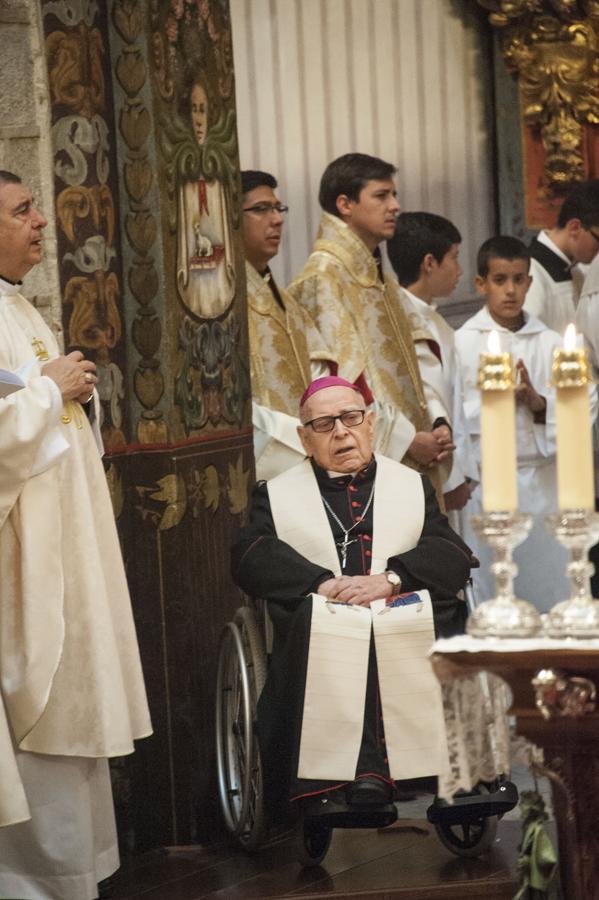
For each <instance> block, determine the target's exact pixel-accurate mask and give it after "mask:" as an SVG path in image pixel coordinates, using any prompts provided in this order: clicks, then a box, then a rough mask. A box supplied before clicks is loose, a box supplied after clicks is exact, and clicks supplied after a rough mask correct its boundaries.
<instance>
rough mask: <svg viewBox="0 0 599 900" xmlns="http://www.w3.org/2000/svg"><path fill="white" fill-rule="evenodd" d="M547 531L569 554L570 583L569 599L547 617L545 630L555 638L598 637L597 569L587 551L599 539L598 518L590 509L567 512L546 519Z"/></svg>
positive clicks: (567, 510) (554, 514)
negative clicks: (594, 594) (593, 588)
mask: <svg viewBox="0 0 599 900" xmlns="http://www.w3.org/2000/svg"><path fill="white" fill-rule="evenodd" d="M545 521H546V523H547V527H548V529H549V530H550V531H551V532H552V533H553V534H554V535H555V537H556V538H557V540H558V541H559V542H560V544H563V545H564V547H567V548H568V550H569V551H570V555H571V558H570V562H569V563H568V565H567V567H566V571H567V573H568V577H569V578H570V583H571V591H572V592H571V594H570V597H569V598H568V599H567V600H562V602H561V603H557V604H556V605H555V606H554V607H553V609H552V610H551V611H550V613H549V615H548V616H547V621H546V623H545V631H546V633H547V634H548V635H549V636H550V637H556V638H579V639H581V638H593V637H599V602H597V600H594V599H593V597H592V595H591V586H590V577H591V575H592V574H593V571H594V566H593V564H592V563H590V562H589V560H588V550H589V547H592V546H593V544H596V543H597V539H598V538H599V515H598V514H597V513H595V512H592V510H590V509H566V510H562V511H561V512H559V513H553V514H551V515H549V516H547V518H546V519H545Z"/></svg>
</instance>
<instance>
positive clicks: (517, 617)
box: [466, 511, 541, 638]
mask: <svg viewBox="0 0 599 900" xmlns="http://www.w3.org/2000/svg"><path fill="white" fill-rule="evenodd" d="M531 526H532V516H528V515H523V514H522V513H517V512H500V511H497V512H488V513H484V514H483V515H480V516H472V527H473V528H474V530H475V532H476V533H477V534H479V535H481V536H482V537H484V538H485V540H486V541H487V543H489V544H490V545H491V547H492V548H493V551H494V555H495V561H494V562H493V563H492V564H491V571H492V572H493V574H494V576H495V583H496V586H497V596H496V597H494V598H493V599H492V600H486V601H485V602H484V603H481V604H480V606H477V607H476V609H475V610H474V612H473V613H472V614H471V615H470V617H469V619H468V623H467V625H466V630H467V632H468V634H471V635H473V637H479V638H486V637H505V638H508V637H531V636H533V635H535V634H538V633H539V631H540V630H541V617H540V615H539V612H538V610H537V609H536V608H535V607H534V606H533V605H532V603H529V602H528V601H526V600H519V599H518V598H517V597H515V596H514V576H515V575H516V573H517V572H518V567H517V565H516V563H515V562H514V561H513V558H512V554H513V550H514V547H517V546H518V544H521V543H522V541H524V540H525V539H526V537H527V535H528V532H529V531H530V529H531Z"/></svg>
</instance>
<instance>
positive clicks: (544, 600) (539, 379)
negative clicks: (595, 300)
mask: <svg viewBox="0 0 599 900" xmlns="http://www.w3.org/2000/svg"><path fill="white" fill-rule="evenodd" d="M491 330H495V331H497V332H499V336H500V340H501V346H502V350H504V351H509V352H510V353H511V354H512V356H513V360H514V364H515V363H516V362H517V361H518V360H519V359H522V360H523V361H524V364H525V365H526V368H527V369H528V372H529V375H530V380H531V382H532V384H533V386H534V388H535V390H536V391H537V392H538V393H539V394H541V395H542V396H544V397H545V398H546V400H547V411H546V424H544V425H541V424H535V422H534V417H533V414H532V412H531V411H530V410H529V409H528V407H526V406H524V405H523V404H517V405H516V438H517V455H518V501H519V508H520V511H521V512H524V513H531V514H532V515H533V517H534V518H533V527H532V529H531V532H530V535H529V537H528V538H527V539H526V541H524V543H523V544H521V545H520V546H519V547H517V548H516V550H515V552H514V560H515V562H516V564H517V565H518V575H517V577H516V581H515V589H516V594H517V596H518V597H520V598H522V599H523V600H530V601H531V602H532V603H534V604H535V606H536V607H537V608H538V609H539V610H540V611H541V612H546V611H548V610H549V609H550V608H551V607H552V606H553V605H554V604H555V603H557V602H558V601H559V600H564V599H565V598H566V597H567V596H569V585H568V581H567V579H566V576H565V567H566V563H567V561H568V553H567V552H566V550H565V549H564V547H562V546H561V544H559V543H558V542H557V541H556V540H555V539H554V538H553V537H552V536H551V535H550V533H549V531H548V530H547V528H546V526H545V521H544V520H545V516H546V515H547V513H550V512H555V511H556V510H557V484H556V461H555V390H554V389H553V388H552V387H550V379H551V363H552V359H553V350H554V349H555V347H558V346H560V345H561V338H560V336H559V335H558V334H556V333H555V332H554V331H550V330H549V329H548V328H546V327H545V325H543V323H542V322H540V321H539V320H538V319H535V318H534V317H533V316H529V315H528V314H527V313H525V324H524V325H523V327H522V328H521V329H520V330H519V331H516V332H512V331H509V330H508V329H507V328H502V327H501V326H500V325H498V324H497V323H496V322H495V321H494V320H493V319H492V318H491V316H490V314H489V312H488V310H487V308H486V307H483V309H481V310H480V311H479V312H478V313H477V314H476V315H475V316H473V317H472V318H471V319H468V321H467V322H465V323H464V324H463V325H462V327H461V328H459V329H458V331H457V332H456V350H457V354H458V358H459V361H460V366H461V369H462V374H463V378H464V383H465V389H466V400H465V405H464V409H465V413H466V419H467V422H468V429H469V432H470V436H471V439H472V446H473V449H474V452H475V454H476V456H477V459H478V461H479V463H480V390H479V388H478V387H477V386H476V380H477V373H478V366H479V358H480V354H481V353H485V352H486V351H487V342H488V338H489V332H490V331H491ZM591 393H592V396H593V401H594V397H595V388H594V387H593V388H592V390H591ZM593 407H594V404H593ZM481 508H482V504H481V488H480V486H479V487H478V488H477V489H476V491H475V492H474V494H473V496H472V501H471V502H470V504H469V505H468V507H467V509H466V510H465V511H464V516H463V529H464V530H463V536H464V540H465V541H466V542H467V543H468V544H470V546H471V547H472V549H473V551H474V553H475V554H476V556H477V557H478V558H479V559H480V562H481V567H480V569H474V570H473V573H472V574H473V580H474V586H475V593H476V599H477V601H478V602H480V601H482V600H487V599H489V597H491V596H494V594H495V581H494V577H493V575H492V574H491V572H490V570H489V566H490V563H491V562H492V555H491V552H490V550H489V547H488V545H487V544H486V543H485V542H484V541H483V540H482V539H481V538H478V537H477V536H476V535H475V534H474V532H473V530H472V528H471V525H470V517H471V516H472V515H474V514H477V513H480V511H481Z"/></svg>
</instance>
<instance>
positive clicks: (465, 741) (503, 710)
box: [430, 635, 599, 799]
mask: <svg viewBox="0 0 599 900" xmlns="http://www.w3.org/2000/svg"><path fill="white" fill-rule="evenodd" d="M566 649H567V650H572V649H576V650H599V639H595V640H584V641H583V640H577V641H576V642H575V643H573V642H572V641H568V640H559V639H556V638H548V637H539V638H513V639H509V638H484V639H483V638H473V637H470V636H468V635H458V636H456V637H453V638H448V639H443V640H438V641H436V642H435V643H434V644H433V646H432V647H431V650H430V655H431V656H432V655H433V654H434V653H443V654H446V655H447V654H451V653H464V652H466V653H480V652H483V651H484V652H485V653H489V652H491V653H493V652H496V653H499V652H501V653H522V652H524V651H530V650H566ZM442 693H443V707H444V712H445V727H446V730H447V744H448V752H449V766H450V767H449V773H448V775H447V777H444V778H440V779H439V787H438V792H439V796H440V797H442V798H444V799H449V798H450V797H451V796H452V795H453V794H455V793H456V791H459V790H466V791H468V790H470V789H471V788H472V787H473V785H475V784H476V783H477V782H478V781H492V780H493V779H494V778H495V777H496V776H497V775H499V774H501V773H508V772H509V771H510V768H511V754H510V729H509V723H508V717H507V710H508V709H509V706H510V703H511V695H510V690H509V688H508V686H507V684H506V683H505V682H504V681H502V679H501V678H498V677H497V676H496V675H491V674H490V673H488V672H481V673H477V674H474V675H468V676H466V677H463V678H462V677H460V678H455V679H454V680H453V681H450V682H443V684H442ZM530 746H531V747H532V745H530ZM534 750H535V752H536V753H541V751H539V750H538V748H534Z"/></svg>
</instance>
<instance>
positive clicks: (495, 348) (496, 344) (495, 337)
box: [487, 330, 501, 356]
mask: <svg viewBox="0 0 599 900" xmlns="http://www.w3.org/2000/svg"><path fill="white" fill-rule="evenodd" d="M487 350H488V351H489V353H492V354H493V356H499V354H500V353H501V343H500V341H499V333H498V332H497V331H495V330H493V331H490V332H489V340H488V342H487Z"/></svg>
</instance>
